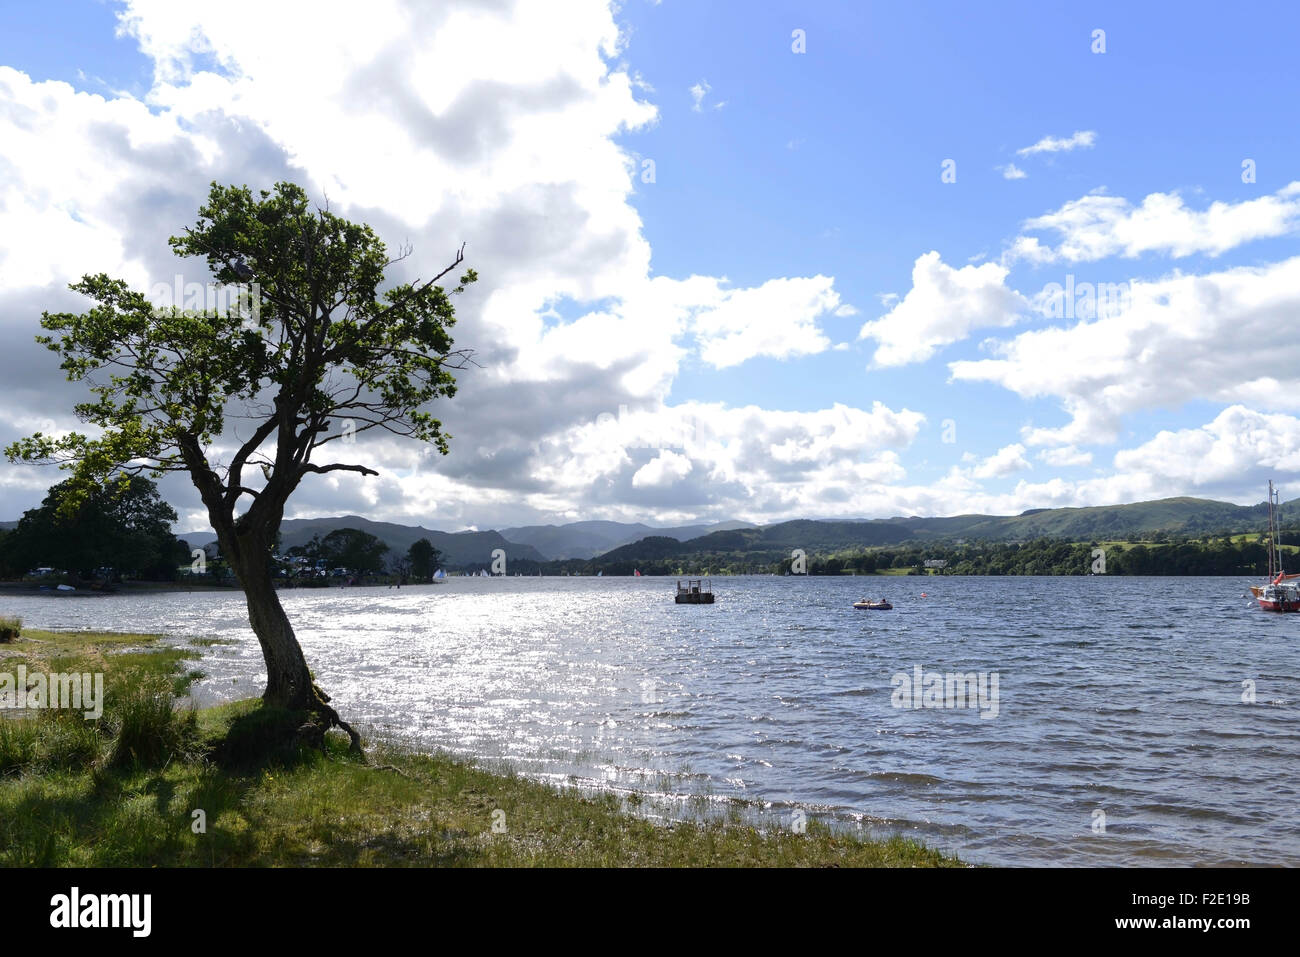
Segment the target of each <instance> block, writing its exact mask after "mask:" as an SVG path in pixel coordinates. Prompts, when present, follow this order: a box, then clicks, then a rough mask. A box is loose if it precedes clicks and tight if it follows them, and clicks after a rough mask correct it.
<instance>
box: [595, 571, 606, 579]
mask: <svg viewBox="0 0 1300 957" xmlns="http://www.w3.org/2000/svg"><path fill="white" fill-rule="evenodd" d="M604 574H605V573H604V572H603V571H599V572H596V577H597V578H600V577H601V576H602V575H604Z"/></svg>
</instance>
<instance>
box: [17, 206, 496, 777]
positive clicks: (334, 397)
mask: <svg viewBox="0 0 1300 957" xmlns="http://www.w3.org/2000/svg"><path fill="white" fill-rule="evenodd" d="M170 244H171V247H172V249H173V250H174V251H175V253H176V254H177V255H178V256H181V257H202V258H204V259H206V261H207V266H208V269H209V270H210V272H211V275H212V277H213V278H214V279H215V286H214V288H216V289H219V290H221V289H224V290H231V289H237V290H240V294H239V295H237V296H235V297H233V302H231V303H229V305H228V307H227V308H219V309H210V308H199V309H182V308H179V307H177V306H175V305H173V306H171V307H170V308H165V309H160V308H157V307H156V306H155V305H154V304H152V303H151V302H150V300H149V299H148V298H147V297H146V296H145V295H144V294H142V293H139V292H134V291H132V290H131V289H129V288H128V286H127V284H126V283H125V282H122V281H121V280H116V279H110V278H109V277H108V276H106V275H103V274H100V275H94V276H91V275H87V276H83V277H82V279H81V281H80V282H78V283H74V284H72V286H71V288H72V289H73V291H75V292H79V293H82V294H83V295H85V296H87V297H89V298H90V299H91V300H92V301H93V302H94V304H95V305H94V306H93V308H91V309H90V310H89V311H88V312H85V313H83V314H80V315H77V314H72V313H56V314H55V313H48V312H47V313H45V314H43V316H42V318H41V325H42V326H43V327H44V328H45V329H47V330H49V331H50V332H51V333H52V335H43V336H38V337H37V341H38V342H41V343H43V344H44V345H45V346H47V347H48V348H49V349H50V350H51V351H53V352H57V353H58V354H59V355H60V356H61V357H62V359H63V362H62V366H61V367H62V369H63V370H64V371H65V372H66V373H67V376H68V378H69V379H70V380H73V381H84V382H86V383H87V384H88V386H89V387H90V391H91V394H92V396H93V397H94V398H93V400H92V401H87V402H83V403H80V404H78V405H77V406H76V413H77V416H78V417H79V419H80V420H81V421H83V422H86V423H89V424H91V425H93V426H96V427H97V430H96V434H94V435H84V434H80V433H72V434H68V435H63V436H49V435H44V434H41V433H36V434H35V435H33V436H31V437H29V438H26V439H23V440H21V441H19V442H16V443H14V444H13V445H11V446H9V447H8V448H7V449H6V454H7V455H8V457H9V459H10V460H11V461H27V462H58V463H60V464H61V465H62V466H63V467H64V468H67V469H69V470H70V471H71V481H72V483H73V485H74V486H75V487H76V488H78V489H80V490H82V492H84V493H88V492H89V491H90V490H92V489H94V488H97V487H102V486H103V485H105V484H106V483H111V482H113V481H114V480H115V479H114V476H121V475H128V476H129V475H132V474H139V473H148V474H151V475H153V476H155V477H156V476H159V475H162V474H164V473H167V472H186V473H188V474H189V477H190V479H191V481H192V482H193V483H194V486H195V488H196V489H198V493H199V496H200V498H201V499H202V501H203V504H204V506H205V507H206V508H207V512H208V519H209V520H210V521H211V523H212V527H213V528H214V529H215V530H216V533H217V541H218V543H219V545H220V548H221V552H222V555H223V557H224V558H225V559H226V560H227V561H228V562H229V564H230V567H231V568H232V569H233V570H234V572H235V574H236V576H237V577H238V579H239V582H240V584H241V585H242V586H243V590H244V594H245V596H246V598H247V602H248V617H249V622H250V624H251V625H252V628H253V631H254V632H255V633H256V635H257V638H258V641H259V642H260V644H261V647H262V654H263V657H264V658H265V660H266V676H267V680H266V691H265V693H264V694H263V696H262V697H263V700H264V701H265V702H266V703H268V704H271V705H277V706H280V707H283V708H286V709H290V710H291V711H294V712H303V713H306V714H307V715H309V717H310V720H309V721H308V722H307V724H308V725H309V726H311V727H313V728H314V729H315V733H316V734H318V735H320V736H323V735H324V733H325V732H326V731H327V730H328V729H329V728H331V727H339V728H341V729H342V730H344V731H346V732H347V734H348V736H349V737H350V739H351V742H352V747H353V749H354V750H357V751H359V750H360V738H359V737H358V735H357V733H356V732H355V731H354V730H353V729H352V728H351V727H350V726H349V725H348V724H347V723H346V722H344V721H343V720H342V719H341V718H340V717H339V715H338V713H337V711H335V710H334V708H332V707H331V706H330V704H329V700H330V699H329V696H328V695H326V694H325V693H324V692H323V691H322V690H321V689H320V688H319V687H317V686H316V684H315V683H314V681H313V679H312V675H311V672H310V671H309V669H308V667H307V662H306V659H305V658H304V657H303V653H302V648H301V646H300V645H299V644H298V639H297V637H296V636H295V635H294V631H293V626H292V625H291V624H290V622H289V619H288V617H287V616H286V615H285V612H284V609H283V607H281V605H280V600H279V597H278V596H277V594H276V591H275V588H274V585H273V580H272V570H273V569H272V555H271V553H272V551H273V549H274V546H275V543H276V539H277V534H278V532H279V529H280V523H281V520H282V519H283V517H284V511H285V505H286V503H287V502H288V500H289V498H290V496H291V495H292V494H293V492H294V490H295V489H297V488H298V485H299V483H301V482H302V481H303V479H304V478H306V477H307V476H308V475H313V474H326V473H330V472H356V473H360V474H362V475H377V474H378V473H377V472H376V471H375V470H374V469H372V468H368V467H367V466H365V465H362V464H358V463H355V462H346V461H335V460H333V457H332V456H330V457H329V460H326V455H325V453H320V452H319V450H320V449H321V447H322V446H325V445H327V444H328V443H331V442H339V440H342V442H340V444H339V445H336V446H334V448H333V450H331V451H336V450H338V449H341V448H346V449H348V450H349V451H353V452H354V451H355V449H356V447H357V441H356V437H357V436H358V435H360V434H361V433H364V432H367V431H369V430H372V429H381V430H386V431H387V432H390V433H394V434H396V435H400V436H406V437H410V438H413V439H416V440H418V441H421V442H426V443H431V444H433V445H434V446H436V447H437V449H438V450H439V451H440V452H442V453H443V454H446V452H447V440H448V438H449V436H448V435H447V434H446V433H444V432H443V430H442V423H441V422H440V421H439V420H438V419H437V418H435V417H434V416H433V415H432V414H431V413H430V412H429V411H428V409H427V406H428V404H429V403H430V402H432V401H433V400H435V399H438V398H441V397H449V396H452V395H454V394H455V391H456V384H455V378H454V376H453V375H452V371H453V370H457V369H463V368H465V367H466V365H467V364H468V363H470V362H471V361H472V358H471V353H470V351H469V350H465V349H459V350H453V348H452V340H451V336H450V334H449V328H450V327H451V326H452V325H453V324H454V323H455V310H454V309H453V307H452V303H451V301H450V299H449V297H448V293H447V291H446V290H444V289H443V288H442V287H441V286H439V285H438V281H439V280H440V279H442V278H443V277H444V276H446V275H448V274H449V273H451V272H452V271H453V270H455V269H457V268H458V267H459V266H460V265H461V263H462V262H463V261H464V246H461V248H460V249H459V250H458V251H457V252H456V254H455V258H454V261H453V262H452V263H451V264H450V265H448V266H447V267H446V268H445V269H443V270H442V271H441V272H439V273H438V274H437V275H435V276H433V277H432V278H430V279H426V280H421V281H417V282H414V283H402V284H398V285H392V286H390V287H388V288H385V289H383V290H382V291H381V288H380V287H381V286H383V285H384V281H385V280H384V274H385V270H386V269H387V268H388V267H389V266H391V265H393V264H394V263H395V262H398V261H399V260H401V259H404V258H405V257H406V256H407V255H409V253H410V250H409V248H404V249H402V250H400V251H399V252H398V255H397V256H395V257H392V256H390V254H389V253H388V251H387V249H386V247H385V246H384V244H383V242H381V241H380V239H379V237H378V236H377V235H376V234H375V233H374V231H373V230H372V229H371V228H370V227H369V226H366V225H363V224H357V223H352V222H349V221H347V220H345V219H342V218H340V217H338V216H336V215H334V214H333V213H331V212H330V211H329V209H328V208H324V209H313V208H312V206H311V204H310V203H309V201H308V198H307V195H306V193H305V192H304V190H303V189H302V188H301V187H299V186H296V185H294V184H292V183H278V184H276V187H275V190H274V191H273V192H271V191H266V190H262V191H260V193H259V196H258V197H254V195H253V194H252V192H251V191H250V190H249V189H248V188H247V187H234V186H220V185H218V184H216V183H214V184H213V185H212V189H211V192H210V193H209V195H208V201H207V204H206V205H205V206H203V207H201V208H200V209H199V214H198V222H197V223H196V224H195V225H194V226H193V227H190V228H187V229H186V230H185V231H184V235H183V236H179V237H172V239H171V240H170ZM475 279H477V276H476V275H475V273H474V270H472V269H466V270H465V271H464V273H463V274H462V275H461V276H460V277H459V279H458V283H457V285H456V287H455V288H454V289H453V290H452V292H453V293H459V292H462V291H463V290H464V288H465V286H466V285H467V284H469V283H471V282H474V281H475ZM212 298H213V299H214V300H215V299H217V298H219V297H212ZM187 304H188V303H187ZM250 476H251V477H250ZM322 740H323V737H322Z"/></svg>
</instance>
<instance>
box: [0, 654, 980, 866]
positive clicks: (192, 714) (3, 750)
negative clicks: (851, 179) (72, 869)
mask: <svg viewBox="0 0 1300 957" xmlns="http://www.w3.org/2000/svg"><path fill="white" fill-rule="evenodd" d="M197 657H198V655H197V652H195V651H193V650H191V649H184V648H175V647H165V646H162V645H160V644H159V642H158V640H157V638H156V637H155V636H148V635H111V634H89V633H79V634H56V633H50V632H33V631H26V630H25V631H24V632H23V635H22V637H21V638H20V639H18V640H17V641H16V642H13V643H9V644H0V673H10V674H13V673H15V671H16V668H17V666H18V665H19V664H23V665H25V666H26V668H27V669H28V670H29V671H31V670H43V671H50V672H74V671H76V672H87V671H103V672H104V673H105V675H106V677H105V687H106V691H107V693H106V698H107V701H106V704H105V710H104V717H103V718H102V719H100V720H99V721H87V720H85V719H84V718H83V717H82V716H81V714H80V713H79V712H76V713H68V712H56V711H51V710H43V711H40V712H36V713H29V714H28V716H24V717H17V718H16V717H13V716H12V712H0V864H3V865H8V866H60V865H74V866H91V867H96V866H211V865H216V866H250V865H251V866H258V865H289V866H296V865H324V866H339V865H361V866H429V865H452V866H531V865H542V866H888V867H952V866H963V865H962V864H961V862H959V861H957V860H955V859H953V858H950V857H946V856H944V855H941V854H939V853H938V852H935V851H932V850H928V849H926V848H923V847H921V846H920V845H918V844H916V843H914V842H912V841H909V840H904V839H901V838H895V839H891V840H888V841H868V840H861V839H858V838H856V837H854V836H843V835H837V834H833V833H831V832H830V831H829V830H828V829H826V828H825V827H822V826H820V825H818V824H817V823H816V822H812V821H810V822H809V823H808V828H807V831H806V833H803V834H796V833H794V832H793V831H789V830H769V831H762V830H758V829H756V828H754V827H751V826H747V825H745V824H742V823H740V821H739V818H738V813H737V814H736V815H733V818H732V820H730V821H728V822H725V823H724V822H716V823H683V824H676V825H671V826H666V825H657V824H653V823H651V822H649V821H646V820H644V819H641V818H639V817H637V816H635V815H633V814H630V813H628V812H627V811H626V809H625V808H624V807H623V805H622V803H621V801H620V799H619V798H617V797H615V796H613V795H608V796H599V797H594V798H593V797H585V796H583V795H581V794H579V793H577V792H574V791H560V790H556V789H553V788H551V787H548V786H546V785H544V784H540V783H537V782H534V781H529V780H526V779H524V778H520V777H516V776H513V775H508V774H501V773H496V772H491V771H487V770H484V769H482V768H478V767H475V766H473V765H470V764H467V763H465V762H462V761H459V760H455V759H452V758H449V757H447V756H444V755H427V754H416V753H411V752H409V751H406V750H403V749H399V748H395V747H392V746H387V745H385V744H384V743H383V742H377V741H374V740H370V741H368V742H367V747H368V749H369V752H370V764H368V765H364V764H361V763H358V762H357V761H355V760H352V759H350V758H349V757H348V756H347V755H346V753H345V751H346V749H345V746H344V745H345V743H346V741H345V739H340V740H339V741H337V742H334V741H331V742H330V749H329V751H328V753H326V754H322V753H320V752H319V751H307V750H301V749H292V748H291V749H285V748H283V747H279V746H272V742H275V741H277V740H279V739H278V738H277V736H276V735H275V734H273V732H274V731H276V730H279V729H282V728H283V727H284V723H285V721H287V720H292V716H288V715H285V714H283V713H278V712H276V711H275V710H274V709H268V708H265V707H263V706H262V705H261V703H260V702H258V701H241V702H236V703H234V704H230V705H225V706H222V707H218V708H212V709H206V710H202V711H193V710H186V709H178V708H174V707H173V703H174V698H175V696H177V695H182V694H184V693H185V690H186V689H187V688H188V686H189V685H190V683H192V681H193V680H195V679H196V678H197V677H198V676H199V673H198V672H196V671H194V670H193V664H194V661H193V659H195V658H197ZM199 811H201V812H202V814H196V813H195V812H199ZM200 824H202V825H203V826H202V827H200V826H199V825H200ZM494 824H495V825H496V826H495V829H494Z"/></svg>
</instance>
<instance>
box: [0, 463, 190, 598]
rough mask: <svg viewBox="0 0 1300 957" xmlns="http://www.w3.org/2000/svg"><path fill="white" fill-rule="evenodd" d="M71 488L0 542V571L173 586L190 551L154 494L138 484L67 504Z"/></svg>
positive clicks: (50, 497) (55, 490)
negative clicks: (44, 570)
mask: <svg viewBox="0 0 1300 957" xmlns="http://www.w3.org/2000/svg"><path fill="white" fill-rule="evenodd" d="M76 496H77V492H76V489H75V486H74V484H73V482H72V481H71V480H69V481H66V482H60V483H59V484H57V485H55V486H53V487H52V488H50V490H49V491H48V492H46V494H45V499H44V500H43V501H42V502H41V505H40V507H39V508H34V509H29V510H28V511H27V512H24V513H23V517H22V518H21V519H20V520H19V522H18V524H17V525H16V526H15V527H14V529H13V531H12V532H11V533H10V534H9V535H8V536H6V537H5V538H4V539H3V540H2V541H0V566H3V567H4V568H5V570H6V571H7V572H8V573H9V574H11V575H22V574H24V573H26V572H27V571H29V570H30V569H32V568H34V567H36V566H38V565H48V566H50V567H53V568H57V569H66V570H67V571H68V572H70V573H71V574H73V575H76V576H77V577H78V578H80V579H83V580H86V581H90V580H93V579H103V578H112V579H120V578H121V577H122V576H123V575H132V576H140V577H144V578H149V579H152V580H156V581H171V580H172V579H174V578H175V577H176V568H177V566H178V565H182V564H186V563H188V562H189V560H190V552H189V548H188V547H187V546H186V545H185V543H183V542H180V541H178V540H177V539H176V537H175V536H174V535H173V534H172V532H171V527H172V523H174V522H175V521H176V512H175V510H174V509H173V508H172V507H171V506H170V505H168V504H167V503H166V502H164V501H163V500H162V499H161V498H160V497H159V495H158V486H157V484H155V483H154V482H151V481H150V480H149V479H147V478H143V477H140V476H134V477H126V478H124V479H123V480H122V481H120V482H112V483H110V484H108V485H106V486H99V487H96V488H94V489H91V490H90V491H89V493H88V494H86V495H85V497H84V498H82V499H81V500H80V501H78V502H76V503H75V504H72V503H71V502H70V500H72V499H75V498H76Z"/></svg>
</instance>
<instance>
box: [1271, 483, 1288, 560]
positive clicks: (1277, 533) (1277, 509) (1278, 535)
mask: <svg viewBox="0 0 1300 957" xmlns="http://www.w3.org/2000/svg"><path fill="white" fill-rule="evenodd" d="M1268 485H1269V488H1270V489H1272V487H1273V483H1272V482H1269V483H1268ZM1273 495H1274V499H1273V502H1274V505H1273V550H1274V551H1275V552H1277V573H1278V574H1279V575H1282V574H1285V572H1284V571H1283V569H1282V493H1281V492H1280V491H1279V492H1274V493H1273Z"/></svg>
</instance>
